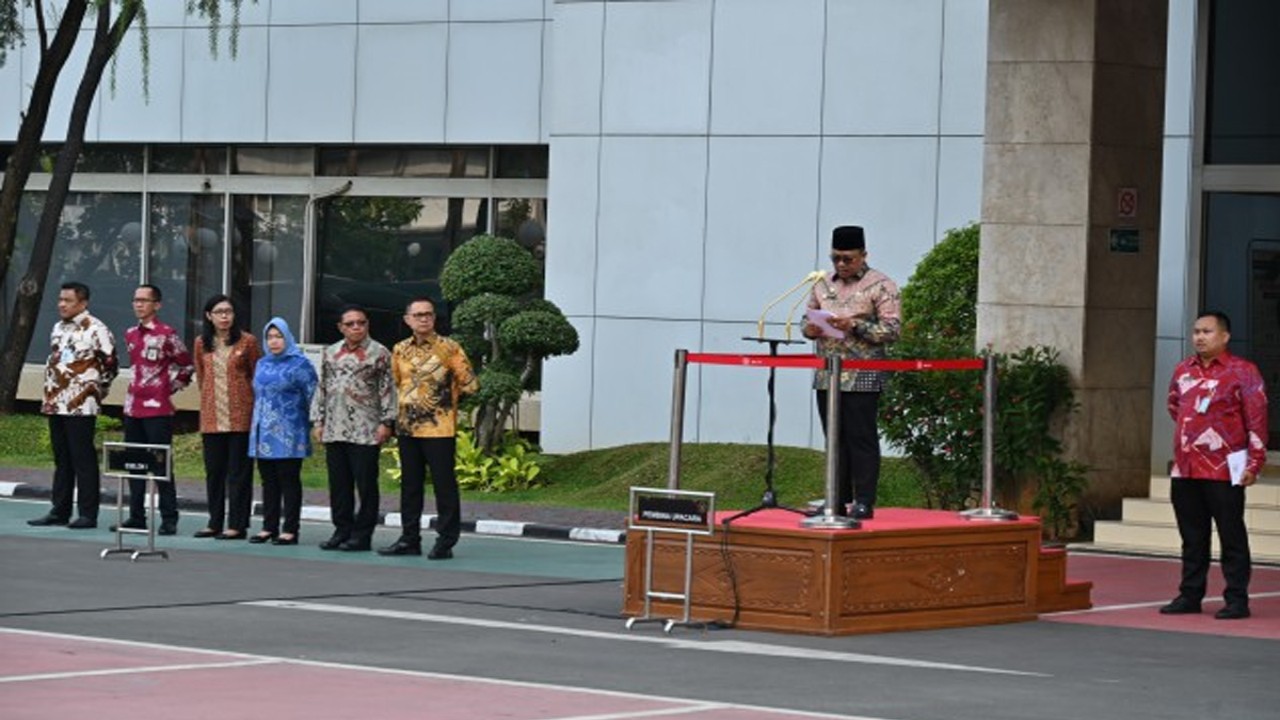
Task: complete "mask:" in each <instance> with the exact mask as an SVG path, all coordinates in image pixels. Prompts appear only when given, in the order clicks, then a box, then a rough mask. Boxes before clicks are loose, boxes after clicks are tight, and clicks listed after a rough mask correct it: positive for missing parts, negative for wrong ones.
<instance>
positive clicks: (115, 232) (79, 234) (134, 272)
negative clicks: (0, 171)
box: [0, 193, 142, 364]
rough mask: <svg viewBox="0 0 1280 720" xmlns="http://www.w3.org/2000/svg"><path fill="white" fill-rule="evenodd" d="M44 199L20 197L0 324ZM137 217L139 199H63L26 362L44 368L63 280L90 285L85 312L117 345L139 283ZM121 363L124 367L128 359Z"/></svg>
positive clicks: (131, 196)
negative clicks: (92, 315) (96, 318)
mask: <svg viewBox="0 0 1280 720" xmlns="http://www.w3.org/2000/svg"><path fill="white" fill-rule="evenodd" d="M44 197H45V195H44V193H26V194H24V195H23V197H22V204H21V207H20V208H19V211H18V236H17V242H16V244H15V247H14V253H13V261H12V263H11V264H10V267H9V271H8V274H7V275H6V276H5V278H4V280H3V298H4V309H3V310H0V325H7V324H8V317H7V313H9V312H11V308H12V307H13V300H14V297H15V295H16V292H17V286H18V283H19V282H20V281H21V279H22V276H23V275H25V274H26V272H27V268H28V264H29V263H30V261H31V250H32V246H33V244H34V241H35V233H36V226H37V225H38V223H39V219H40V212H41V209H42V207H43V204H44ZM141 217H142V196H141V195H137V194H130V193H71V194H70V195H69V196H68V197H67V203H66V205H65V207H64V208H63V211H62V220H61V223H60V225H59V227H58V238H57V240H56V241H55V243H54V247H53V259H52V262H51V263H50V265H49V275H48V279H47V280H46V282H45V290H44V296H43V298H42V300H41V303H40V316H39V318H38V319H37V320H36V329H35V334H34V335H32V340H31V346H30V347H29V348H28V349H27V358H26V359H27V362H33V363H40V364H43V363H44V362H45V359H46V358H47V357H48V355H49V347H48V342H47V341H48V338H49V331H50V330H51V329H52V328H53V323H54V322H56V321H57V318H58V288H59V286H61V285H62V283H64V282H70V281H77V282H82V283H84V284H85V285H88V286H89V290H90V291H91V292H92V295H91V297H90V300H89V309H90V312H92V313H93V314H94V315H96V316H97V317H98V318H99V319H101V320H102V321H103V322H104V323H106V324H107V327H109V328H111V332H112V333H113V334H115V336H116V341H117V342H119V341H120V340H121V338H122V336H123V333H124V330H125V328H126V327H128V326H129V324H130V323H132V322H133V319H134V317H133V308H132V305H131V304H130V300H131V298H132V297H133V290H134V288H135V287H137V285H138V282H139V280H138V271H139V266H140V262H139V259H140V250H141V235H142V233H141V232H140V231H141V225H140V224H139V222H138V221H139V220H140V219H141ZM122 355H123V353H122ZM123 361H124V362H126V363H127V358H123Z"/></svg>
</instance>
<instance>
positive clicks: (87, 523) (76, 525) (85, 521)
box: [67, 517, 98, 530]
mask: <svg viewBox="0 0 1280 720" xmlns="http://www.w3.org/2000/svg"><path fill="white" fill-rule="evenodd" d="M67 527H69V528H71V529H72V530H91V529H93V528H96V527H98V521H97V520H90V519H89V518H86V517H80V518H76V519H75V520H72V521H71V522H69V523H67Z"/></svg>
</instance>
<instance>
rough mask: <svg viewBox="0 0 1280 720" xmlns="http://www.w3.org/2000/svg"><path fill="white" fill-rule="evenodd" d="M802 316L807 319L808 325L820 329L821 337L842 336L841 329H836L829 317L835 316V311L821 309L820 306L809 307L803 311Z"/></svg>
mask: <svg viewBox="0 0 1280 720" xmlns="http://www.w3.org/2000/svg"><path fill="white" fill-rule="evenodd" d="M804 317H805V319H806V320H808V321H809V324H810V325H812V326H814V327H816V328H818V330H820V331H822V336H823V337H829V338H836V339H842V338H844V332H843V331H841V330H837V329H836V328H834V327H832V326H831V318H834V317H835V313H833V312H831V311H829V310H823V309H821V308H811V309H810V310H808V311H806V312H805V314H804Z"/></svg>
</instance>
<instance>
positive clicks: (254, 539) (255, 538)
mask: <svg viewBox="0 0 1280 720" xmlns="http://www.w3.org/2000/svg"><path fill="white" fill-rule="evenodd" d="M275 539H276V534H275V533H272V532H260V533H258V534H257V535H250V536H249V542H251V543H253V544H254V545H261V544H262V543H264V542H267V541H269V540H275Z"/></svg>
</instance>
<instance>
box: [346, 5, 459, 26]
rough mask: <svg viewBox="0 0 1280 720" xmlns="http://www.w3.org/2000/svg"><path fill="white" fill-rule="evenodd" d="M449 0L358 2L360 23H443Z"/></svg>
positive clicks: (446, 16) (446, 18)
mask: <svg viewBox="0 0 1280 720" xmlns="http://www.w3.org/2000/svg"><path fill="white" fill-rule="evenodd" d="M448 19H449V0H360V22H362V23H417V22H444V21H446V20H448Z"/></svg>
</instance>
